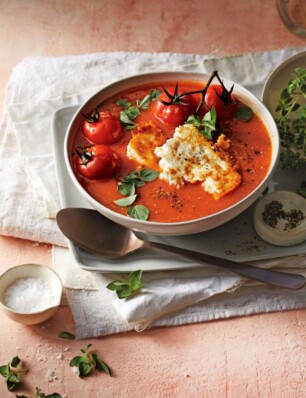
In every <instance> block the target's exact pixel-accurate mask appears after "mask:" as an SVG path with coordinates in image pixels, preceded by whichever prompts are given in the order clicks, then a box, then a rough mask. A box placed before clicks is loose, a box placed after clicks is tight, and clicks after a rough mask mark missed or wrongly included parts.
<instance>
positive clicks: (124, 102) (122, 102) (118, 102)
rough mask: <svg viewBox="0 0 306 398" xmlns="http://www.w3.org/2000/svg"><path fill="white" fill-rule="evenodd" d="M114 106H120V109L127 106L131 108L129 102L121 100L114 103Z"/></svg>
mask: <svg viewBox="0 0 306 398" xmlns="http://www.w3.org/2000/svg"><path fill="white" fill-rule="evenodd" d="M116 104H117V105H119V106H121V108H128V107H129V106H131V105H132V104H131V102H129V101H128V100H126V99H124V98H122V99H119V100H118V101H116Z"/></svg>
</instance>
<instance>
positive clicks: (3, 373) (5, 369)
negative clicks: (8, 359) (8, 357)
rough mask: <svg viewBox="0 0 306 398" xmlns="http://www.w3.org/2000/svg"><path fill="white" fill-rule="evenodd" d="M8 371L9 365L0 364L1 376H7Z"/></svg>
mask: <svg viewBox="0 0 306 398" xmlns="http://www.w3.org/2000/svg"><path fill="white" fill-rule="evenodd" d="M9 373H10V367H9V365H2V366H0V374H1V376H3V377H7V376H8V374H9Z"/></svg>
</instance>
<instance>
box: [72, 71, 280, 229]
mask: <svg viewBox="0 0 306 398" xmlns="http://www.w3.org/2000/svg"><path fill="white" fill-rule="evenodd" d="M150 76H152V77H153V76H154V77H156V76H159V77H160V78H159V80H157V82H158V81H159V82H162V81H172V80H175V79H172V80H171V79H169V76H172V77H175V76H181V77H179V79H180V80H184V79H185V80H186V81H200V79H203V80H204V82H205V81H206V80H207V79H208V78H209V76H210V75H209V74H207V73H204V72H192V71H190V72H189V71H179V70H178V71H167V70H165V71H156V72H147V73H141V74H135V75H131V76H128V77H125V78H123V79H118V80H116V81H115V82H113V83H111V84H108V85H106V86H104V87H102V88H101V89H100V90H98V91H97V92H95V93H94V94H93V95H91V96H90V97H89V98H88V99H87V100H86V101H85V102H83V103H82V104H81V105H80V106H79V107H78V109H77V110H76V112H75V114H74V116H73V118H72V119H71V121H70V123H69V125H68V127H67V130H66V134H65V139H64V159H65V164H66V168H67V171H68V174H69V176H70V178H71V179H72V181H73V183H74V186H75V187H76V188H77V190H78V191H79V192H80V193H81V194H82V195H83V197H85V198H86V200H87V202H89V203H90V204H91V205H92V206H93V207H94V208H95V209H99V208H103V215H105V217H107V218H110V219H112V220H114V219H115V222H118V223H126V222H128V221H130V222H131V223H132V224H133V226H131V228H132V229H134V230H137V228H139V230H140V231H143V230H146V228H147V227H148V226H150V227H153V228H154V227H160V228H163V227H166V228H167V227H185V226H191V225H196V224H199V223H202V222H203V221H204V220H213V219H214V218H216V217H220V216H222V215H223V214H226V213H227V212H229V210H236V209H238V208H239V207H240V206H241V204H242V203H243V202H246V201H247V200H248V199H250V198H251V197H252V196H253V195H255V193H257V192H260V193H262V192H263V191H264V189H265V188H266V186H267V185H268V183H269V181H270V179H271V178H272V175H273V174H274V172H275V170H276V167H277V163H278V160H279V153H280V142H279V136H278V134H276V135H275V139H276V142H275V144H276V145H274V146H273V153H272V159H271V164H270V167H269V170H268V173H267V175H266V176H265V178H264V179H263V180H262V181H261V183H260V184H259V185H258V186H257V187H256V188H255V189H254V190H253V191H251V192H250V193H249V194H248V195H246V196H245V197H243V198H242V199H240V200H239V201H238V202H236V203H234V204H233V205H231V206H229V207H226V208H225V209H223V210H221V211H219V212H216V213H213V214H210V215H208V216H204V217H200V218H195V219H192V220H187V221H179V222H158V221H150V220H138V219H134V218H130V217H128V216H126V215H122V214H120V213H117V212H115V211H114V210H111V209H109V208H108V207H106V206H104V205H103V204H102V203H100V202H98V201H97V200H96V199H94V198H93V197H92V196H91V195H90V194H89V193H88V192H87V191H86V190H85V189H84V188H83V187H82V185H81V184H80V182H79V181H78V179H77V177H76V176H75V174H74V172H73V168H72V166H71V163H70V157H69V139H70V135H71V134H72V133H71V129H72V127H73V125H74V123H75V122H76V120H77V119H78V118H79V116H80V114H81V112H82V110H83V109H84V108H86V107H87V106H88V104H90V103H91V102H93V101H94V100H95V98H96V97H98V96H100V95H101V93H103V91H106V90H109V89H112V88H113V87H116V86H120V85H122V84H123V83H126V82H129V81H133V80H135V79H142V78H149V77H150ZM166 76H168V79H166ZM221 78H222V81H223V82H224V84H225V85H229V86H230V85H232V84H234V85H235V87H238V89H239V91H240V94H245V97H247V98H249V99H250V100H252V101H254V102H255V104H256V105H257V107H261V109H262V110H263V111H264V112H265V119H267V120H268V119H269V125H273V127H274V130H275V131H277V126H276V123H275V120H274V118H273V116H272V115H271V112H270V111H269V109H268V108H267V106H266V105H265V104H264V103H263V101H262V100H261V99H259V98H258V97H256V95H255V94H253V93H252V92H250V91H249V90H248V89H247V88H245V87H243V86H242V85H240V84H239V83H237V82H234V81H232V80H230V79H227V78H223V77H221ZM145 84H149V82H144V83H142V85H145ZM140 85H141V84H139V86H140ZM134 87H137V86H136V85H135V86H134ZM122 90H124V89H121V90H120V89H119V90H118V93H120V91H122ZM113 95H115V94H112V96H113ZM245 97H244V96H243V98H245ZM265 124H266V123H265ZM266 128H267V126H266ZM270 138H271V136H270ZM271 142H272V139H271ZM255 200H256V198H255V199H254V200H253V201H252V203H254V201H255ZM252 203H251V204H252ZM251 204H249V205H248V206H246V207H244V208H243V209H242V210H241V211H239V212H238V214H240V213H241V212H242V211H244V210H245V209H246V208H247V207H249V206H250V205H251ZM238 214H236V215H235V216H237V215H238ZM226 222H227V221H226ZM219 225H220V224H217V225H216V227H217V226H219ZM212 228H215V227H212ZM157 235H158V233H157Z"/></svg>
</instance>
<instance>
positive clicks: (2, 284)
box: [0, 264, 63, 325]
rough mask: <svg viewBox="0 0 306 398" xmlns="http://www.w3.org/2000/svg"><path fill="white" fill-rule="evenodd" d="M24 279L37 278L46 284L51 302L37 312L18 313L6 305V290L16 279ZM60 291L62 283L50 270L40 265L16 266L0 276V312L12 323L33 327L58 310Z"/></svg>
mask: <svg viewBox="0 0 306 398" xmlns="http://www.w3.org/2000/svg"><path fill="white" fill-rule="evenodd" d="M24 278H39V279H41V280H43V281H45V282H47V283H48V285H49V286H50V288H51V290H52V296H53V298H52V302H51V303H49V305H47V306H46V307H45V308H43V309H41V310H40V311H39V312H31V313H24V312H18V311H16V310H13V309H11V308H9V307H8V306H7V305H6V300H5V295H6V291H7V289H8V288H9V287H10V286H11V285H12V284H13V283H14V282H16V281H17V280H18V279H24ZM62 291H63V285H62V281H61V279H60V277H59V276H58V275H57V273H56V272H55V271H53V270H52V269H51V268H49V267H47V266H44V265H40V264H22V265H17V266H16V267H13V268H10V269H8V270H7V271H5V272H4V273H3V274H2V275H1V276H0V306H1V309H2V312H3V313H4V314H5V315H6V316H7V317H9V318H10V319H12V320H13V321H15V322H19V323H22V324H24V325H34V324H37V323H41V322H44V321H46V320H47V319H49V318H51V316H52V315H54V314H55V313H56V311H57V310H58V308H59V305H60V302H61V296H62ZM20 293H22V292H20Z"/></svg>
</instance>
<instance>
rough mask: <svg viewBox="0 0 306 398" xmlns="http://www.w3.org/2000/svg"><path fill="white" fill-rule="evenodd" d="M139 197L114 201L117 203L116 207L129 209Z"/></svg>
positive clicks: (128, 197) (134, 196)
mask: <svg viewBox="0 0 306 398" xmlns="http://www.w3.org/2000/svg"><path fill="white" fill-rule="evenodd" d="M137 196H138V195H137V194H136V195H131V196H127V197H126V198H122V199H118V200H114V203H116V205H118V206H121V207H127V206H130V205H131V204H132V203H134V202H135V200H136V198H137Z"/></svg>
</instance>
